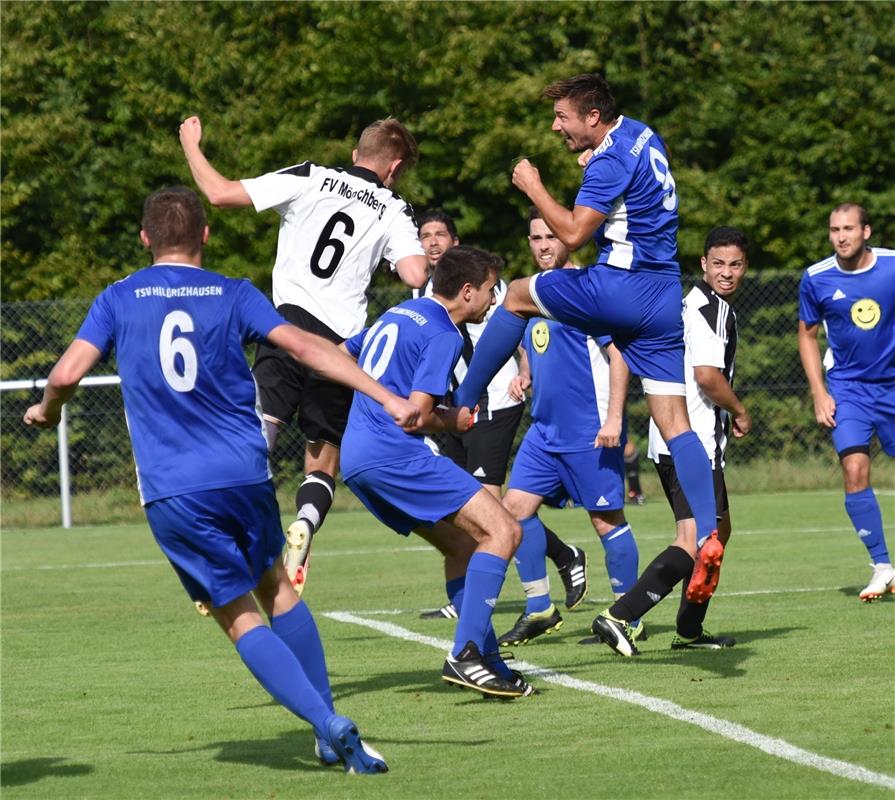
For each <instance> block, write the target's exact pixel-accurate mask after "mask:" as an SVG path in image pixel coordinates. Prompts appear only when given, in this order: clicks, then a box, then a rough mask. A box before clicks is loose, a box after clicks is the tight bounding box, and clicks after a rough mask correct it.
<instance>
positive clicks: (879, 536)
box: [845, 487, 889, 564]
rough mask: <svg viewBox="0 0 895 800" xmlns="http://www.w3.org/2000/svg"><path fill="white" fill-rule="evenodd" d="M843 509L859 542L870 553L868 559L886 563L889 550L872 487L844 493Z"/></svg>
mask: <svg viewBox="0 0 895 800" xmlns="http://www.w3.org/2000/svg"><path fill="white" fill-rule="evenodd" d="M845 511H846V513H847V514H848V516H849V519H851V522H852V525H854V526H855V530H856V531H857V533H858V536H859V537H860V538H861V543H862V544H863V545H864V547H866V548H867V552H868V553H870V560H871V561H872V562H873V563H874V564H888V563H889V550H888V548H887V547H886V537H885V535H884V534H883V515H882V512H880V510H879V503H878V502H877V499H876V495H875V494H874V493H873V489H871V488H870V487H867V488H866V489H864V490H863V491H860V492H853V493H852V494H846V495H845Z"/></svg>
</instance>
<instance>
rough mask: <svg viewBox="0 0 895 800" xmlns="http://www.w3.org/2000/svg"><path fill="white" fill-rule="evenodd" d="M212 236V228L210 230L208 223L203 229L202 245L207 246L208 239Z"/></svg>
mask: <svg viewBox="0 0 895 800" xmlns="http://www.w3.org/2000/svg"><path fill="white" fill-rule="evenodd" d="M210 236H211V230H210V229H209V227H208V226H207V225H206V226H205V227H204V228H203V229H202V246H203V247H205V245H207V244H208V239H209V237H210Z"/></svg>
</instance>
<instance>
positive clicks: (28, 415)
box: [23, 403, 62, 428]
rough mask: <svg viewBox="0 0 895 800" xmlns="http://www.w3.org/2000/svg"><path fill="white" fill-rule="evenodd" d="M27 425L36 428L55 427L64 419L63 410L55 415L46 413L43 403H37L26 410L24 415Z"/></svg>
mask: <svg viewBox="0 0 895 800" xmlns="http://www.w3.org/2000/svg"><path fill="white" fill-rule="evenodd" d="M23 419H24V422H25V424H26V425H33V426H34V427H36V428H55V427H56V426H57V425H58V424H59V420H61V419H62V411H61V410H60V411H59V412H57V413H56V414H55V416H54V415H50V414H47V413H46V410H45V409H44V407H43V405H42V404H41V403H35V404H34V405H33V406H31V408H29V409H28V410H27V411H26V412H25V416H24V417H23Z"/></svg>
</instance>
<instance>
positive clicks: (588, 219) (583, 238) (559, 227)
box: [513, 158, 606, 250]
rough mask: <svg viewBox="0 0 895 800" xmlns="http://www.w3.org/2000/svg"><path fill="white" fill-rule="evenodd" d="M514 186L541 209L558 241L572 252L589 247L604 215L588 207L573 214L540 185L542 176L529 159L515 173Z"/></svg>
mask: <svg viewBox="0 0 895 800" xmlns="http://www.w3.org/2000/svg"><path fill="white" fill-rule="evenodd" d="M513 185H514V186H515V187H516V188H517V189H519V190H520V191H522V192H524V193H525V194H526V195H528V198H529V200H531V202H532V203H534V205H536V206H537V207H538V211H540V212H541V216H542V217H543V219H544V222H545V223H547V227H548V228H550V230H551V231H553V233H555V234H556V238H557V239H559V240H560V241H561V242H562V243H563V244H564V245H565V246H566V247H568V248H569V249H571V250H577V249H578V248H579V247H581V246H582V245H583V244H586V243H587V242H588V241H589V240H590V238H591V237H592V236H593V235H594V232H595V231H596V230H597V228H599V227H600V225H602V224H603V220H604V219H606V215H605V214H601V213H600V212H599V211H597V210H596V209H593V208H589V207H588V206H575V207H574V208H573V209H572V210H571V211H569V209H567V208H566V207H565V206H563V205H561V204H560V203H558V202H557V201H556V200H554V198H553V196H552V195H551V194H550V192H548V191H547V188H546V187H545V186H544V184H543V183H542V182H541V175H540V173H539V172H538V169H537V167H535V166H534V165H533V164H532V163H531V162H530V161H529V160H528V159H527V158H523V159H522V160H521V161H520V162H519V163H518V164H516V167H515V169H514V170H513Z"/></svg>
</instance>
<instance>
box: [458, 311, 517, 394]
mask: <svg viewBox="0 0 895 800" xmlns="http://www.w3.org/2000/svg"><path fill="white" fill-rule="evenodd" d="M526 325H528V320H527V319H523V318H522V317H517V316H516V315H515V314H513V313H512V312H510V311H507V310H506V309H505V308H504V307H503V306H498V307H497V309H495V311H494V314H493V316H492V317H491V319H490V320H488V325H487V326H486V327H485V330H484V332H483V333H482V336H481V338H480V339H479V341H478V342H477V343H476V346H475V352H474V353H473V356H472V361H471V362H470V364H469V369H468V370H467V371H466V377H465V378H464V379H463V382H462V383H461V384H460V386H459V387H458V388H457V390H456V391H455V392H454V405H455V406H466V407H467V408H473V407H475V404H476V403H478V402H479V398H480V397H481V396H482V393H483V392H484V391H485V388H486V387H487V386H488V384H489V383H491V379H492V378H493V377H494V376H495V375H496V374H497V371H498V370H499V369H500V368H501V367H502V366H503V365H504V364H506V363H507V359H508V358H510V356H512V355H513V353H515V352H516V348H517V347H518V346H519V342H521V341H522V334H524V333H525V326H526Z"/></svg>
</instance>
